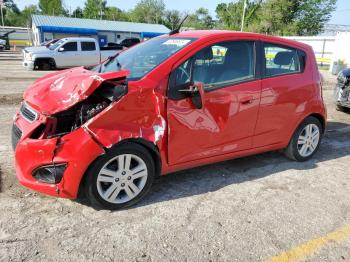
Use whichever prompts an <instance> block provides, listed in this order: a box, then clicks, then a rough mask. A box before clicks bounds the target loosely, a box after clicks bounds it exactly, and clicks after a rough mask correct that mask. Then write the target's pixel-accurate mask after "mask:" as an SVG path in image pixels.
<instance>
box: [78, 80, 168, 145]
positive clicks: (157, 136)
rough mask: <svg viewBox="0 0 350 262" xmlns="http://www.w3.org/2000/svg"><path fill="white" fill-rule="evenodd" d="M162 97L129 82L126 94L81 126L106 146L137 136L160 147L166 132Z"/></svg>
mask: <svg viewBox="0 0 350 262" xmlns="http://www.w3.org/2000/svg"><path fill="white" fill-rule="evenodd" d="M163 99H165V98H164V97H163V96H162V95H160V94H159V93H157V92H156V91H155V90H154V89H153V88H142V87H139V86H136V85H134V86H133V85H132V84H131V85H129V93H128V94H127V95H126V96H124V97H122V98H121V99H120V100H119V101H117V102H114V103H112V104H111V105H109V106H108V107H107V108H106V109H105V110H104V111H103V112H102V113H100V114H98V115H97V116H95V117H94V118H92V119H90V120H89V121H88V122H87V123H85V125H84V127H85V128H86V129H87V130H88V131H89V132H90V133H92V134H93V135H94V136H95V137H96V139H97V140H98V141H99V142H100V143H101V144H102V145H103V146H104V147H106V148H110V147H112V146H113V145H115V144H117V143H118V142H120V141H122V140H125V139H131V138H141V139H144V140H146V141H149V142H152V143H154V144H155V145H157V146H158V148H161V147H163V142H164V140H165V139H163V138H164V136H165V133H166V121H165V112H164V106H163V105H164V104H165V102H164V101H163Z"/></svg>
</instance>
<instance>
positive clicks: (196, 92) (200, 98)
mask: <svg viewBox="0 0 350 262" xmlns="http://www.w3.org/2000/svg"><path fill="white" fill-rule="evenodd" d="M179 92H181V93H185V94H188V96H190V97H191V99H192V103H193V105H194V106H195V107H196V108H197V109H202V108H203V107H204V104H205V91H204V84H203V83H201V82H196V83H189V85H188V88H186V89H180V90H179Z"/></svg>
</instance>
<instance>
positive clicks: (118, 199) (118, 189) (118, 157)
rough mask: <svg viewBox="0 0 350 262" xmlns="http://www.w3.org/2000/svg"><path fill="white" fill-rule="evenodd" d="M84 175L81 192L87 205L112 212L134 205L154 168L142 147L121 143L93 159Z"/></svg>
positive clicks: (153, 172) (153, 173)
mask: <svg viewBox="0 0 350 262" xmlns="http://www.w3.org/2000/svg"><path fill="white" fill-rule="evenodd" d="M86 175H87V184H86V188H85V189H86V194H87V196H88V198H89V200H90V201H91V203H92V204H93V205H96V206H98V207H102V208H107V209H111V210H116V209H121V208H125V207H129V206H131V205H133V204H135V203H137V202H138V201H140V200H141V199H142V198H143V197H144V196H145V195H146V194H147V192H148V191H149V189H150V188H151V186H152V183H153V180H154V177H155V168H154V162H153V159H152V156H151V155H150V153H149V152H148V151H147V150H146V149H145V148H144V147H142V146H140V145H138V144H135V143H125V144H123V145H120V146H117V147H115V148H112V149H111V150H110V151H108V152H107V153H106V154H105V155H103V156H101V157H100V158H99V159H97V160H96V161H95V163H94V164H93V165H92V167H91V168H90V169H89V171H88V173H87V174H86Z"/></svg>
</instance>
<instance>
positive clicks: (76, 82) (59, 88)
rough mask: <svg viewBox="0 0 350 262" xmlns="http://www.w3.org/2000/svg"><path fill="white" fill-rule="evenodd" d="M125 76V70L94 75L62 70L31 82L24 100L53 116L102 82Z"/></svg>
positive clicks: (87, 72) (85, 95) (78, 70)
mask: <svg viewBox="0 0 350 262" xmlns="http://www.w3.org/2000/svg"><path fill="white" fill-rule="evenodd" d="M128 75H129V71H128V70H122V71H118V72H107V73H96V72H93V71H89V70H86V69H84V68H83V67H78V68H74V69H70V70H64V71H62V72H58V73H54V74H50V75H48V76H46V77H43V78H41V79H39V80H38V81H36V82H34V83H33V84H32V85H31V86H29V88H28V89H27V90H26V92H25V93H24V95H23V98H24V100H25V101H26V102H27V103H28V104H30V106H32V107H33V108H34V109H36V110H38V111H40V112H41V113H43V114H45V115H53V114H55V113H57V112H61V111H64V110H66V109H68V108H70V107H72V106H73V105H75V104H76V103H78V102H80V101H82V100H84V99H86V98H87V97H88V96H89V95H91V94H92V93H93V92H94V91H95V90H96V88H98V87H99V86H100V85H101V84H102V82H104V81H106V80H111V79H119V78H125V77H127V76H128ZM37 105H40V107H38V106H37Z"/></svg>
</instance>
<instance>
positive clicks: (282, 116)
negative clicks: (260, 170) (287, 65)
mask: <svg viewBox="0 0 350 262" xmlns="http://www.w3.org/2000/svg"><path fill="white" fill-rule="evenodd" d="M304 74H306V73H304ZM307 79H310V80H309V81H310V82H308V80H307ZM311 81H312V78H311V77H305V75H303V74H292V75H285V76H278V77H273V78H267V79H264V80H262V92H261V104H260V111H259V117H258V121H257V125H256V132H255V137H254V147H261V146H266V145H272V144H278V143H285V144H288V142H289V136H290V134H291V133H293V132H294V129H295V127H296V125H297V123H298V120H299V119H300V117H301V116H302V115H303V114H304V111H305V107H306V104H307V101H310V100H311V99H312V98H313V96H314V94H313V89H312V82H311Z"/></svg>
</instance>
